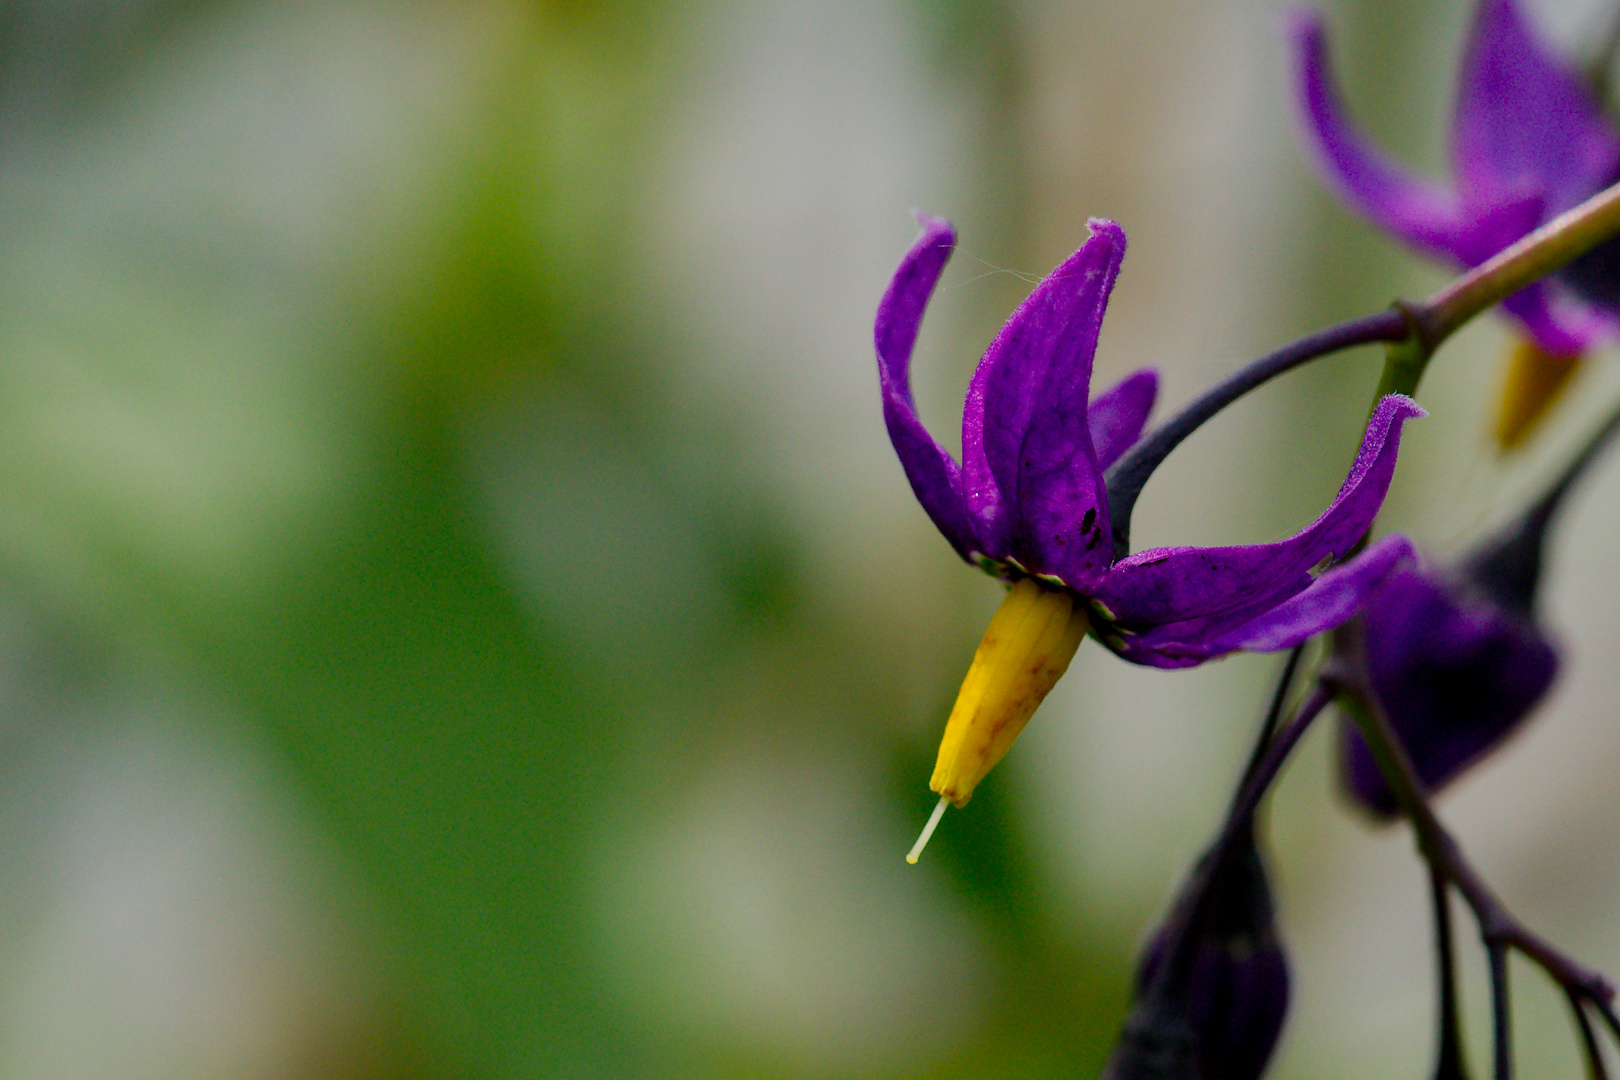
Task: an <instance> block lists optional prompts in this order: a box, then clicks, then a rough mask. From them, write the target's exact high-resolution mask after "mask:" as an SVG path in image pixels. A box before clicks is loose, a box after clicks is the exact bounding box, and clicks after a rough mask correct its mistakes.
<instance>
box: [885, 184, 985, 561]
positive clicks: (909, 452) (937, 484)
mask: <svg viewBox="0 0 1620 1080" xmlns="http://www.w3.org/2000/svg"><path fill="white" fill-rule="evenodd" d="M918 222H919V223H920V224H921V225H922V229H923V231H922V235H921V236H919V237H918V238H917V242H916V243H914V244H912V245H911V250H910V251H908V252H906V257H905V258H904V259H902V260H901V261H900V268H899V269H898V270H896V271H895V272H894V280H893V281H891V282H890V283H889V289H888V291H887V292H885V293H884V294H883V300H882V302H880V303H879V304H878V311H877V326H876V328H875V331H874V337H875V339H876V342H877V356H878V381H879V383H880V384H881V386H882V390H883V422H884V423H885V424H886V425H888V428H889V441H890V442H892V443H893V444H894V452H895V453H896V454H898V455H899V457H900V465H901V467H902V468H904V469H905V471H906V479H908V480H910V481H911V490H912V491H913V492H915V493H916V495H917V501H918V502H920V503H922V508H923V509H924V510H925V511H927V512H928V516H929V517H930V518H932V519H933V521H934V524H935V525H936V526H938V528H939V531H940V532H942V533H944V534H945V539H946V540H949V541H950V543H951V546H952V547H953V548H955V549H956V552H957V554H958V555H961V556H962V558H964V559H967V560H968V561H969V562H971V561H973V558H972V552H973V551H974V550H975V549H976V548H977V547H978V542H977V541H976V540H975V538H974V533H973V527H972V525H971V524H970V522H969V520H968V516H967V513H966V511H965V510H964V509H963V506H962V498H961V494H960V492H961V478H960V475H959V472H958V469H957V466H956V462H955V461H953V460H951V455H950V454H948V453H946V451H945V450H944V449H943V448H942V447H941V446H940V445H939V444H938V443H936V442H935V441H934V440H933V438H932V437H930V436H929V434H928V432H927V430H926V429H925V428H924V427H923V425H922V421H921V420H920V419H918V417H917V408H916V405H915V404H914V403H913V402H912V398H911V350H912V347H913V346H915V345H916V343H917V329H918V327H919V326H920V325H921V323H922V316H923V309H924V308H926V307H927V306H928V298H929V297H930V296H931V295H933V292H934V286H935V285H937V284H938V283H939V275H940V274H941V273H943V272H944V270H945V264H946V263H947V262H949V261H950V258H951V251H952V249H953V248H954V247H955V246H956V232H955V230H954V229H952V228H951V226H950V223H949V222H946V221H941V220H939V219H938V218H930V217H924V216H922V215H918ZM990 554H993V553H990Z"/></svg>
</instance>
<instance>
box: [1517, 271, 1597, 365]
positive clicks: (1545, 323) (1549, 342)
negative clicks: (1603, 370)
mask: <svg viewBox="0 0 1620 1080" xmlns="http://www.w3.org/2000/svg"><path fill="white" fill-rule="evenodd" d="M1502 310H1504V311H1506V312H1507V313H1508V314H1509V315H1512V316H1513V318H1514V319H1515V320H1517V321H1518V323H1519V325H1520V326H1522V327H1524V330H1525V333H1527V334H1529V335H1530V337H1531V338H1532V339H1533V340H1534V341H1535V343H1536V344H1537V345H1539V346H1541V347H1542V348H1543V349H1545V350H1546V351H1547V352H1550V353H1553V354H1554V355H1558V356H1575V355H1578V354H1579V353H1582V352H1585V351H1586V349H1588V348H1589V347H1590V346H1591V345H1592V344H1593V343H1594V342H1595V341H1596V340H1597V339H1598V338H1599V337H1600V336H1602V335H1603V334H1604V333H1605V332H1607V331H1609V330H1611V329H1612V328H1613V323H1612V321H1608V320H1605V319H1604V318H1603V317H1602V316H1600V315H1598V314H1597V313H1596V312H1593V311H1590V310H1587V309H1585V308H1582V307H1578V306H1577V305H1575V304H1567V303H1560V302H1559V298H1558V296H1557V294H1556V292H1555V291H1554V290H1553V289H1552V288H1551V287H1550V286H1548V285H1547V283H1546V282H1541V281H1538V282H1536V283H1535V284H1534V285H1530V286H1527V287H1526V288H1523V289H1520V290H1519V291H1518V292H1516V293H1514V294H1513V295H1512V296H1510V297H1508V298H1507V299H1506V300H1503V301H1502Z"/></svg>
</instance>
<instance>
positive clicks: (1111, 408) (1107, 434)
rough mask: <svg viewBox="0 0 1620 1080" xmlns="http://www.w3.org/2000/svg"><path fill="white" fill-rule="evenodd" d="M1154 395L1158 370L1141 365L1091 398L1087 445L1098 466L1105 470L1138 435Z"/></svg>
mask: <svg viewBox="0 0 1620 1080" xmlns="http://www.w3.org/2000/svg"><path fill="white" fill-rule="evenodd" d="M1158 396H1159V373H1158V372H1157V371H1155V370H1153V369H1152V368H1143V369H1142V370H1141V371H1134V372H1132V373H1131V374H1129V375H1127V376H1125V377H1124V378H1123V379H1121V380H1120V381H1119V382H1117V383H1115V384H1114V385H1113V386H1111V387H1109V388H1108V389H1107V390H1104V391H1103V392H1102V393H1100V394H1098V395H1097V396H1096V397H1094V398H1092V399H1091V405H1090V407H1089V408H1087V409H1086V422H1087V423H1089V424H1090V425H1091V445H1092V446H1093V447H1094V448H1095V449H1096V451H1097V468H1098V469H1099V470H1101V471H1106V470H1107V469H1108V466H1110V465H1112V464H1113V463H1114V462H1116V461H1118V460H1119V456H1120V455H1121V454H1123V453H1124V452H1125V451H1127V450H1129V449H1130V448H1131V446H1132V444H1134V443H1135V442H1136V440H1137V439H1140V438H1141V437H1142V428H1143V427H1145V426H1146V425H1147V418H1148V414H1149V413H1151V412H1152V411H1153V402H1154V400H1155V399H1156V398H1157V397H1158Z"/></svg>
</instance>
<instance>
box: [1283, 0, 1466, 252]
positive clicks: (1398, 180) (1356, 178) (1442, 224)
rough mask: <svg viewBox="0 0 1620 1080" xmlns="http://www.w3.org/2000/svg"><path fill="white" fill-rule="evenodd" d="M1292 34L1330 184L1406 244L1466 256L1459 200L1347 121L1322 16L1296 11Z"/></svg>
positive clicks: (1310, 123) (1309, 124)
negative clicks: (1417, 174)
mask: <svg viewBox="0 0 1620 1080" xmlns="http://www.w3.org/2000/svg"><path fill="white" fill-rule="evenodd" d="M1288 30H1289V39H1290V41H1291V42H1292V44H1293V48H1294V70H1295V78H1296V85H1297V88H1298V93H1299V96H1300V101H1301V103H1302V104H1303V106H1304V110H1305V126H1306V129H1307V131H1308V132H1309V134H1310V135H1311V137H1312V139H1313V140H1314V142H1315V144H1316V150H1317V157H1318V160H1319V161H1320V163H1321V166H1322V169H1323V171H1324V172H1326V173H1327V176H1328V179H1329V180H1330V181H1331V182H1332V183H1333V184H1334V185H1335V186H1337V187H1338V188H1339V190H1340V191H1341V192H1342V193H1343V195H1344V197H1345V198H1346V199H1347V200H1348V201H1349V202H1351V203H1353V204H1354V205H1355V206H1356V208H1357V209H1359V210H1360V211H1361V212H1362V213H1363V214H1366V215H1367V216H1368V217H1370V218H1371V219H1372V220H1373V221H1374V222H1376V223H1377V224H1378V225H1379V226H1381V227H1382V228H1384V229H1387V230H1388V231H1390V232H1392V233H1394V234H1395V235H1396V236H1399V237H1400V238H1401V239H1403V240H1405V241H1406V242H1407V243H1409V244H1412V245H1415V246H1416V247H1419V248H1423V249H1425V250H1427V251H1430V252H1433V253H1436V254H1442V255H1448V256H1451V257H1452V258H1460V256H1459V255H1458V254H1457V247H1458V244H1459V242H1460V241H1461V240H1462V238H1463V234H1464V233H1465V232H1466V227H1465V226H1464V224H1463V217H1462V211H1461V208H1460V206H1459V204H1458V200H1457V198H1456V196H1455V195H1454V194H1453V193H1451V192H1449V191H1447V190H1446V189H1445V188H1443V187H1441V186H1440V185H1438V184H1434V183H1431V182H1429V181H1427V180H1421V179H1418V178H1417V177H1414V176H1411V175H1409V174H1408V173H1407V172H1406V171H1405V170H1403V169H1401V168H1400V167H1398V166H1396V165H1395V164H1393V163H1392V162H1391V161H1390V160H1389V159H1388V158H1386V157H1385V156H1384V155H1383V154H1382V153H1380V152H1379V151H1378V150H1376V149H1375V148H1374V147H1373V146H1372V145H1371V144H1370V143H1368V141H1367V139H1366V136H1365V135H1363V133H1362V132H1361V131H1360V130H1359V129H1358V128H1357V127H1356V126H1355V124H1353V123H1352V122H1351V120H1350V118H1349V116H1348V115H1346V113H1345V109H1344V105H1343V104H1342V103H1341V102H1340V100H1339V95H1338V91H1337V90H1336V89H1335V87H1334V85H1333V77H1332V70H1331V67H1330V65H1329V63H1328V56H1327V39H1326V34H1325V31H1324V30H1323V26H1322V18H1321V16H1320V15H1318V14H1316V13H1315V12H1310V11H1296V12H1293V13H1291V15H1290V17H1289V22H1288Z"/></svg>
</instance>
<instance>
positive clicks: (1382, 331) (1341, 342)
mask: <svg viewBox="0 0 1620 1080" xmlns="http://www.w3.org/2000/svg"><path fill="white" fill-rule="evenodd" d="M1412 333H1413V326H1412V324H1411V323H1410V322H1409V321H1408V315H1407V314H1406V313H1405V312H1404V311H1402V310H1399V309H1396V308H1391V309H1390V310H1388V311H1380V312H1378V313H1377V314H1376V315H1363V316H1361V317H1360V318H1358V319H1351V320H1349V321H1348V322H1342V323H1339V324H1338V325H1336V326H1330V327H1328V328H1327V329H1326V330H1318V331H1317V332H1316V333H1314V334H1309V335H1307V336H1305V337H1302V338H1300V339H1299V340H1298V341H1293V342H1290V343H1289V344H1287V345H1284V346H1283V347H1282V348H1280V349H1278V350H1276V351H1275V352H1272V353H1268V354H1267V355H1265V356H1262V357H1261V358H1260V359H1258V360H1255V361H1253V362H1252V363H1249V364H1246V365H1245V366H1243V367H1241V368H1239V369H1238V370H1237V371H1235V372H1233V373H1232V374H1231V375H1228V376H1227V377H1226V378H1225V379H1223V380H1221V381H1220V382H1218V383H1216V384H1215V385H1214V386H1212V387H1210V388H1209V389H1208V390H1205V391H1204V392H1203V393H1202V394H1200V395H1199V396H1198V397H1196V398H1194V399H1193V400H1192V401H1191V402H1190V403H1188V404H1187V405H1186V406H1184V407H1183V408H1182V410H1181V411H1180V412H1178V413H1176V414H1175V415H1174V416H1172V417H1171V418H1170V419H1168V420H1166V421H1165V422H1164V423H1162V424H1160V425H1159V426H1158V427H1156V428H1154V429H1153V430H1152V431H1150V432H1148V433H1147V435H1145V436H1143V437H1142V438H1141V439H1139V440H1138V441H1137V442H1136V444H1135V445H1134V446H1132V447H1131V448H1130V449H1129V450H1127V451H1126V452H1125V455H1124V456H1123V457H1121V458H1120V459H1119V460H1118V461H1116V462H1115V463H1114V465H1113V467H1112V468H1110V469H1109V470H1108V474H1107V477H1106V482H1107V486H1108V514H1109V519H1110V520H1111V521H1112V523H1113V527H1114V553H1115V557H1116V558H1124V557H1125V555H1127V554H1129V553H1130V536H1131V512H1132V511H1133V510H1134V509H1135V508H1136V500H1137V498H1138V497H1140V496H1141V494H1142V488H1143V486H1144V485H1146V484H1147V481H1148V477H1150V476H1152V475H1153V470H1154V469H1157V468H1158V467H1159V465H1160V463H1162V462H1163V461H1164V459H1165V458H1166V457H1168V456H1169V454H1170V451H1172V450H1174V449H1175V448H1176V447H1177V446H1178V445H1180V444H1181V442H1182V440H1184V439H1186V438H1187V436H1189V435H1191V434H1192V433H1193V432H1194V431H1196V430H1198V428H1200V427H1202V426H1203V424H1204V421H1206V420H1208V419H1209V418H1210V417H1212V416H1214V415H1215V414H1216V413H1218V412H1220V411H1221V410H1222V409H1224V408H1226V407H1227V406H1228V405H1230V404H1232V402H1234V401H1236V400H1237V399H1238V398H1240V397H1242V396H1243V395H1244V394H1247V393H1248V392H1249V391H1250V390H1253V389H1254V388H1255V387H1257V386H1260V385H1261V384H1263V383H1266V382H1269V381H1270V380H1272V379H1274V378H1276V377H1277V376H1278V375H1281V374H1283V373H1284V372H1286V371H1292V370H1293V369H1294V368H1297V367H1299V366H1300V365H1302V364H1306V363H1309V362H1310V361H1312V360H1317V359H1320V358H1321V357H1324V356H1327V355H1329V354H1331V353H1336V352H1339V351H1341V350H1344V349H1348V348H1351V347H1353V346H1356V345H1367V344H1371V343H1373V342H1378V341H1385V342H1393V341H1402V340H1404V339H1406V338H1408V337H1410V336H1411V335H1412Z"/></svg>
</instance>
